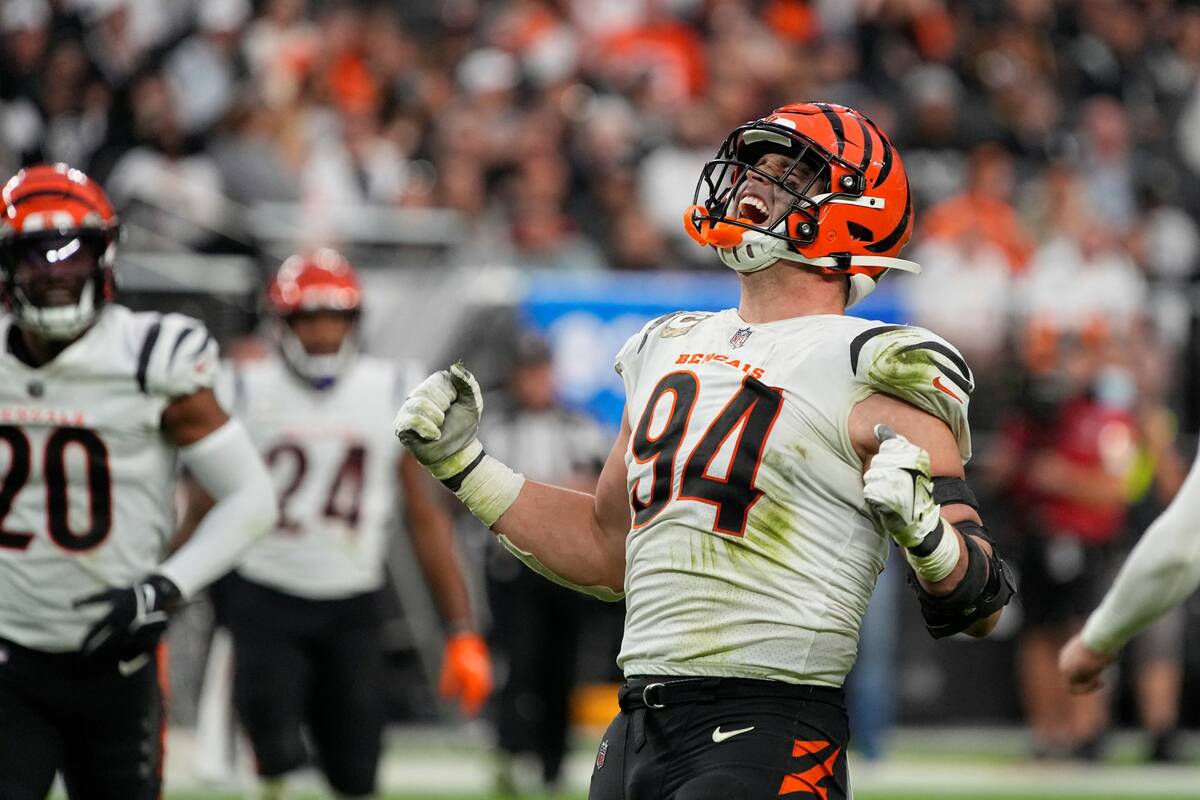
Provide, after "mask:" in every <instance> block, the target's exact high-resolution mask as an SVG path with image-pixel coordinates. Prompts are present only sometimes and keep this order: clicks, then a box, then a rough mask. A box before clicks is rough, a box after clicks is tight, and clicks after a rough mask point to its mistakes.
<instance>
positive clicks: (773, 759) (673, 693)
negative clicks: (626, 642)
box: [588, 677, 850, 800]
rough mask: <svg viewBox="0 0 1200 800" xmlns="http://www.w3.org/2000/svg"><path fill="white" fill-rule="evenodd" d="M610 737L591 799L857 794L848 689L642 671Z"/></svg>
mask: <svg viewBox="0 0 1200 800" xmlns="http://www.w3.org/2000/svg"><path fill="white" fill-rule="evenodd" d="M620 700H621V709H622V710H621V713H620V714H618V715H617V718H616V719H614V720H613V722H612V724H611V725H609V727H608V730H607V731H606V732H605V734H604V738H603V740H602V741H601V742H600V747H599V750H598V751H597V754H596V762H595V765H594V766H593V768H592V785H591V791H590V792H589V794H588V798H589V800H760V799H762V798H775V797H786V798H795V799H796V800H802V799H803V798H819V800H847V798H848V797H849V796H850V790H849V776H848V775H847V772H846V746H847V743H848V739H849V731H848V726H847V720H846V706H845V702H844V698H843V694H842V691H841V690H840V689H832V688H828V687H821V686H795V685H790V684H783V683H776V682H772V681H754V680H743V679H735V678H662V677H654V678H633V679H630V681H629V682H627V683H626V685H625V687H624V688H622V689H621V694H620Z"/></svg>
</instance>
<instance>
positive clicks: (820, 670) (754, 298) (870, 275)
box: [394, 103, 1012, 800]
mask: <svg viewBox="0 0 1200 800" xmlns="http://www.w3.org/2000/svg"><path fill="white" fill-rule="evenodd" d="M695 202H696V205H693V206H692V207H691V208H689V209H688V210H687V212H686V213H685V217H684V222H685V225H686V228H687V230H688V232H689V234H690V235H691V236H692V237H693V238H694V239H695V240H696V241H697V242H698V243H700V244H702V245H706V246H711V247H713V248H715V249H716V251H717V254H718V255H719V257H720V259H721V261H723V262H724V263H725V264H726V265H727V266H729V267H731V268H732V269H734V270H735V271H737V273H738V274H739V275H740V276H741V297H740V301H739V304H738V307H737V308H731V309H728V310H726V311H722V312H719V313H715V314H709V313H689V312H679V313H675V314H669V315H667V316H665V317H662V318H660V319H657V320H654V321H653V322H651V323H649V324H647V325H646V326H645V327H644V328H643V329H642V330H641V331H640V332H639V333H638V334H636V335H635V336H633V337H632V338H631V339H630V340H629V341H628V342H627V343H626V345H625V346H624V347H623V348H622V349H621V351H620V352H619V353H618V354H617V358H616V369H617V371H618V372H619V373H620V374H621V377H622V378H623V380H624V382H625V390H626V413H625V418H624V420H623V424H622V426H621V432H620V435H619V436H618V438H617V441H616V444H615V445H614V446H613V449H612V452H611V454H610V455H609V458H608V462H607V464H606V465H605V467H604V471H603V473H602V475H601V477H600V481H599V484H598V486H597V488H596V493H595V495H594V496H593V495H589V494H584V493H580V492H574V491H569V490H566V489H562V488H558V487H554V486H547V485H545V484H540V483H536V482H533V481H526V480H525V479H524V478H523V477H522V476H521V475H519V474H517V473H515V472H513V471H512V470H511V469H509V468H508V467H507V466H505V465H504V464H502V463H500V462H499V461H497V460H495V459H493V458H491V457H489V456H488V455H486V453H485V451H484V449H483V446H482V445H481V444H480V442H479V440H478V439H477V437H476V430H477V425H478V421H479V415H480V412H481V411H482V397H481V396H480V392H479V388H478V384H477V383H476V382H475V380H474V378H473V377H472V376H471V374H470V373H469V372H468V371H467V370H466V369H464V368H463V366H462V365H461V364H456V365H454V366H452V367H451V368H450V369H449V370H443V371H441V372H437V373H434V374H433V375H431V376H429V377H428V378H427V379H426V380H425V381H424V382H423V383H422V384H421V385H420V386H419V387H417V389H416V390H415V391H414V392H413V393H412V394H411V395H410V396H409V397H408V399H407V400H405V402H404V404H403V405H402V406H401V409H400V412H399V414H398V415H397V417H396V420H395V423H394V427H395V431H396V433H397V435H398V436H399V437H400V438H401V440H402V441H403V442H404V443H405V444H406V445H407V446H408V447H409V449H410V450H411V451H412V452H413V454H414V455H415V456H416V457H417V459H418V460H420V461H421V462H422V463H423V464H425V465H426V466H427V467H428V469H429V470H430V471H431V472H432V473H433V475H434V476H435V477H437V478H438V479H440V480H441V481H442V482H443V483H445V484H446V485H447V486H448V487H450V489H452V490H453V491H454V492H455V494H457V495H458V497H459V498H460V499H461V500H462V501H463V502H464V503H465V504H466V505H467V506H468V507H469V508H470V509H471V511H472V512H473V513H474V514H475V515H476V516H478V517H479V518H480V519H481V520H482V521H483V522H484V523H485V524H487V525H488V526H490V527H491V528H492V529H493V531H495V533H496V534H497V535H498V536H499V537H500V540H501V541H502V542H503V543H504V544H505V545H506V546H507V547H509V548H510V549H511V550H512V551H513V552H514V553H516V554H517V556H518V557H519V558H521V559H522V560H524V561H525V562H526V563H527V564H528V565H529V566H531V567H532V568H533V569H535V570H537V571H539V572H541V573H543V574H544V575H546V576H547V577H549V578H551V579H552V580H556V581H558V582H560V583H564V584H567V585H570V586H574V587H576V588H578V589H579V590H581V591H585V592H589V593H592V594H595V595H598V596H600V597H609V598H615V597H619V596H621V595H622V594H624V595H625V599H626V602H627V604H628V611H627V615H626V622H625V637H624V643H623V646H622V650H621V654H620V657H619V659H618V661H619V664H620V665H621V667H622V668H623V670H624V672H625V675H626V677H627V682H626V684H625V686H624V687H623V689H622V690H621V692H620V705H621V709H622V710H621V713H620V715H618V717H617V718H616V719H615V720H614V721H613V723H612V725H611V726H610V727H609V729H608V731H607V732H606V733H605V735H604V739H603V741H602V742H601V744H600V749H599V753H598V755H597V759H596V764H595V767H594V771H593V777H592V784H591V797H592V798H595V799H596V800H607V798H620V797H626V798H658V797H678V798H685V797H686V798H700V797H718V796H720V797H722V798H728V799H729V800H738V799H740V798H758V797H774V796H776V795H786V794H790V793H793V792H798V793H804V794H812V795H817V796H820V797H825V798H829V800H833V799H834V798H846V797H848V796H849V788H848V786H849V783H848V776H847V774H846V744H847V732H846V730H847V722H846V711H845V705H844V700H843V696H842V689H841V687H842V683H843V680H844V679H845V677H846V673H847V672H848V671H849V670H850V667H851V665H852V664H853V662H854V657H855V648H856V641H857V637H858V628H859V624H860V622H861V620H862V617H863V613H864V612H865V611H866V607H867V602H868V600H869V599H870V597H871V591H872V588H873V587H874V585H875V579H876V576H877V575H878V573H879V571H880V570H881V569H882V568H883V565H884V561H885V557H886V555H887V548H888V543H889V540H890V541H892V542H895V543H896V544H897V545H898V546H899V547H900V548H902V549H903V552H904V555H905V557H906V559H907V561H908V564H909V565H910V568H911V571H910V583H911V584H912V587H913V589H914V591H915V592H916V594H917V597H918V599H919V601H920V606H921V610H922V612H923V614H924V618H925V621H926V624H927V626H928V629H929V631H930V632H931V633H932V634H933V635H934V636H935V637H942V636H949V635H951V634H955V633H959V632H967V633H970V634H973V635H983V634H984V633H986V632H987V631H988V630H990V628H991V627H992V626H994V624H995V622H996V620H997V619H998V616H999V614H1000V612H1001V609H1002V607H1003V606H1004V605H1005V603H1006V602H1007V601H1008V599H1009V597H1010V595H1011V593H1012V589H1011V586H1010V584H1009V581H1008V577H1007V572H1006V568H1005V566H1004V564H1003V562H1002V561H1001V560H1000V558H999V556H998V555H997V553H996V552H995V549H994V547H993V545H992V544H991V542H990V540H989V538H988V536H987V532H986V529H985V528H984V526H983V524H982V521H981V520H980V518H979V515H978V514H977V512H976V508H975V499H974V495H973V493H972V491H971V489H970V487H969V486H968V485H967V484H966V482H965V481H964V472H963V464H964V463H965V462H966V460H967V459H968V458H969V457H970V455H971V440H970V433H969V430H968V426H967V405H968V402H969V400H970V395H971V390H972V388H973V379H972V375H971V371H970V369H968V367H967V365H966V363H965V362H964V361H963V359H962V357H961V356H960V355H959V353H958V352H957V351H956V350H955V349H954V348H953V347H952V346H950V345H949V344H947V343H946V342H945V341H943V340H942V339H940V338H938V337H937V336H935V335H933V334H932V333H930V332H929V331H926V330H922V329H920V328H913V327H906V326H900V325H881V324H879V323H877V322H869V321H866V320H862V319H856V318H854V317H848V316H845V315H844V311H845V309H846V307H847V306H849V305H852V304H854V303H855V302H857V301H859V300H861V299H862V298H863V297H865V296H866V295H867V294H868V293H870V292H871V291H872V290H873V289H874V288H875V284H876V282H877V281H878V280H879V279H880V277H882V275H883V274H884V273H886V272H887V271H888V270H889V269H900V270H907V271H916V270H917V267H916V265H915V264H913V263H911V262H908V261H904V260H902V259H900V258H899V257H898V255H899V253H900V251H901V249H902V248H903V247H904V245H905V243H906V242H907V241H908V238H909V235H910V233H911V230H912V226H913V209H912V198H911V194H910V191H909V186H908V179H907V176H906V174H905V170H904V165H903V163H902V162H901V160H900V156H899V154H898V153H897V152H896V150H895V148H893V147H892V145H891V143H890V142H889V141H888V139H887V137H886V136H885V135H884V134H883V132H882V131H881V130H879V128H878V127H877V126H876V125H875V124H874V123H872V122H871V120H869V119H867V118H866V117H864V116H863V115H862V114H860V113H858V112H856V111H854V110H852V109H849V108H845V107H842V106H837V105H831V104H824V103H797V104H793V105H788V106H785V107H783V108H780V109H778V110H777V111H775V112H774V113H773V114H771V115H770V116H768V117H766V118H764V119H759V120H756V121H753V122H750V123H747V124H745V125H742V126H740V127H738V128H736V129H735V130H734V131H733V132H732V133H730V135H729V137H728V138H727V139H726V140H725V142H724V144H723V145H722V146H721V148H720V150H719V152H718V153H717V156H716V157H715V158H714V159H713V160H712V161H710V162H709V163H708V164H707V165H706V166H705V168H704V170H703V172H702V174H701V176H700V180H699V182H698V184H697V190H696V200H695Z"/></svg>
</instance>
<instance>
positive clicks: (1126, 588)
mask: <svg viewBox="0 0 1200 800" xmlns="http://www.w3.org/2000/svg"><path fill="white" fill-rule="evenodd" d="M1198 523H1200V454H1198V455H1197V458H1196V461H1194V462H1193V463H1192V468H1191V469H1190V470H1189V471H1188V475H1187V478H1186V479H1185V480H1184V482H1183V486H1181V487H1179V492H1178V493H1176V495H1175V499H1174V500H1172V501H1171V504H1170V505H1169V506H1167V509H1166V510H1165V511H1163V513H1162V514H1160V515H1159V517H1158V519H1156V520H1154V522H1153V523H1152V524H1151V525H1150V528H1149V530H1147V531H1146V533H1145V534H1144V535H1143V536H1142V538H1141V540H1140V541H1139V542H1138V543H1137V546H1136V547H1134V548H1133V552H1132V553H1130V555H1129V559H1128V560H1127V561H1126V562H1125V565H1124V566H1122V567H1121V572H1120V574H1118V575H1117V579H1116V580H1115V581H1114V582H1113V585H1112V588H1110V589H1109V590H1108V593H1107V594H1106V595H1105V596H1104V600H1103V601H1102V602H1101V603H1100V606H1099V607H1098V608H1097V609H1096V610H1095V611H1094V612H1092V615H1091V616H1090V617H1089V618H1088V621H1087V624H1086V625H1084V627H1083V641H1084V643H1085V644H1087V646H1088V647H1090V648H1091V649H1093V650H1095V651H1097V652H1100V653H1106V654H1115V653H1116V652H1117V651H1119V650H1120V649H1121V648H1122V647H1124V646H1125V643H1126V642H1128V641H1129V640H1130V639H1131V638H1133V637H1134V636H1136V635H1137V634H1138V633H1140V632H1141V631H1143V630H1145V629H1146V628H1147V627H1148V626H1149V625H1150V624H1151V623H1153V622H1154V621H1155V620H1156V619H1158V618H1159V617H1160V616H1162V615H1163V614H1164V613H1166V611H1167V610H1168V609H1170V608H1172V607H1173V606H1176V605H1178V604H1179V603H1182V602H1183V601H1184V600H1185V599H1186V598H1187V597H1188V595H1190V594H1192V592H1194V591H1196V587H1197V586H1200V532H1198V531H1197V528H1200V524H1198Z"/></svg>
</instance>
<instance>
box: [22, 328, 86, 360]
mask: <svg viewBox="0 0 1200 800" xmlns="http://www.w3.org/2000/svg"><path fill="white" fill-rule="evenodd" d="M73 341H74V339H70V340H65V341H60V340H51V339H43V338H42V337H41V336H38V335H37V334H35V333H30V332H29V331H26V330H24V329H22V328H20V327H18V326H16V325H10V326H9V328H8V351H9V352H10V353H12V354H13V355H14V356H16V357H17V358H18V359H20V360H21V361H22V362H24V363H25V364H27V365H29V366H31V367H35V368H36V367H41V366H44V365H46V364H49V363H50V362H51V361H53V360H54V359H55V358H57V357H58V354H59V353H61V352H62V351H63V350H66V349H67V348H68V347H70V346H71V342H73Z"/></svg>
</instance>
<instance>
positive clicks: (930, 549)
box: [863, 425, 960, 583]
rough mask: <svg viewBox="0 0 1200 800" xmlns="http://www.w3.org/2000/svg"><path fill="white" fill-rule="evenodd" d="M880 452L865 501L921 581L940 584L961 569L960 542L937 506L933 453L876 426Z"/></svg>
mask: <svg viewBox="0 0 1200 800" xmlns="http://www.w3.org/2000/svg"><path fill="white" fill-rule="evenodd" d="M875 438H876V439H877V440H878V442H879V452H878V453H876V455H875V456H874V458H872V459H871V466H870V468H869V469H868V470H867V471H866V472H865V473H864V474H863V499H865V500H866V502H867V507H868V508H869V509H870V510H871V516H872V517H873V518H874V519H875V523H876V524H877V525H878V526H879V529H880V530H881V531H883V532H885V533H887V534H888V535H889V536H891V537H892V539H893V540H895V542H896V544H898V545H900V546H901V547H903V548H904V554H905V557H906V558H907V559H908V562H909V563H910V564H912V566H913V569H914V571H915V572H916V573H917V575H919V576H920V577H921V578H923V579H925V580H927V581H929V582H930V583H936V582H937V581H940V580H942V579H943V578H945V577H946V576H947V575H949V574H950V573H951V572H953V570H954V567H955V566H956V565H957V564H958V559H959V555H960V554H959V546H958V536H957V535H956V534H955V533H954V529H953V528H952V527H950V526H949V525H947V524H946V523H944V522H943V521H942V517H941V510H942V509H941V506H939V505H938V504H937V503H935V502H934V500H933V478H932V477H931V476H930V474H929V453H927V452H925V450H924V449H922V448H921V447H919V446H917V445H915V444H913V443H912V442H910V441H909V440H908V439H905V438H904V437H903V436H900V435H899V434H897V433H896V432H895V431H893V430H892V429H891V428H889V427H888V426H886V425H876V426H875Z"/></svg>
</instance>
